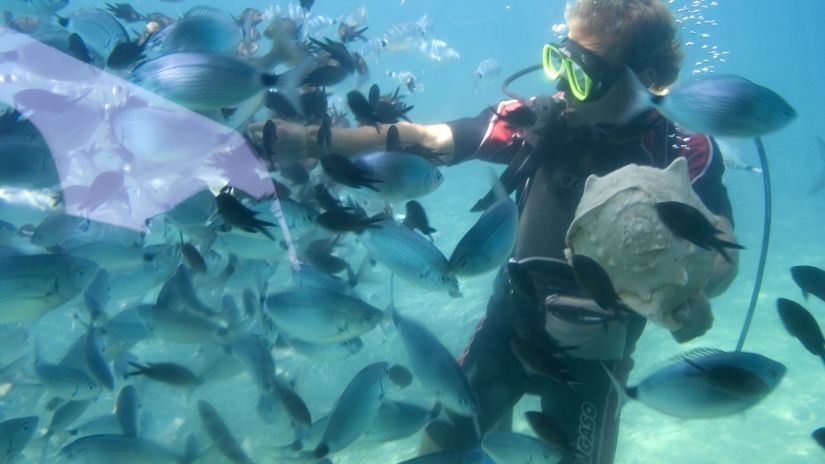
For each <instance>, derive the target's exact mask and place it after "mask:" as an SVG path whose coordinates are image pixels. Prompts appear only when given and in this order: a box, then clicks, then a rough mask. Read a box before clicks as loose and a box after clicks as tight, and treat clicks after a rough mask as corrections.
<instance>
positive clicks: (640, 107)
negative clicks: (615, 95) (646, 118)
mask: <svg viewBox="0 0 825 464" xmlns="http://www.w3.org/2000/svg"><path fill="white" fill-rule="evenodd" d="M624 72H625V73H627V74H628V75H629V81H630V83H631V85H632V87H633V89H632V91H631V94H632V95H633V98H632V100H631V101H630V102H629V103H628V104H627V106H626V107H625V109H624V111H623V112H622V114H621V116H620V117H619V121H618V125H622V124H624V123H626V122H628V121H630V120H631V119H633V118H634V117H635V116H637V115H639V114H640V113H642V112H644V111H646V110H647V109H648V108H651V107H654V108H656V109H659V103H660V99H661V98H663V97H657V96H652V95H651V94H650V91H649V90H648V89H647V88H646V87H645V86H644V84H642V81H640V80H639V76H637V75H636V73H634V72H633V71H632V70H630V68H628V67H625V69H624Z"/></svg>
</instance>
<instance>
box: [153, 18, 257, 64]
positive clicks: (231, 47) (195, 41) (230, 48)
mask: <svg viewBox="0 0 825 464" xmlns="http://www.w3.org/2000/svg"><path fill="white" fill-rule="evenodd" d="M242 38H243V31H242V30H241V28H240V27H238V25H237V24H236V23H235V21H234V20H233V18H232V16H231V15H230V14H229V13H226V12H224V11H221V10H218V9H216V8H210V7H206V6H199V7H195V8H193V9H191V10H189V12H187V13H186V16H184V17H183V18H181V19H180V20H178V21H176V22H174V23H173V24H170V25H169V26H166V27H164V28H163V29H161V30H160V31H158V32H157V33H155V34H154V35H152V37H151V38H150V39H149V41H148V42H147V44H146V47H147V48H148V49H149V50H152V51H153V52H155V53H158V54H160V55H166V54H169V53H177V52H204V53H227V54H228V53H232V52H234V51H235V48H236V47H237V46H238V44H239V43H240V41H241V39H242Z"/></svg>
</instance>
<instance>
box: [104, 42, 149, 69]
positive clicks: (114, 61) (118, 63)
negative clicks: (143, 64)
mask: <svg viewBox="0 0 825 464" xmlns="http://www.w3.org/2000/svg"><path fill="white" fill-rule="evenodd" d="M145 46H146V42H144V43H141V44H138V43H137V42H121V43H119V44H117V45H115V48H114V49H112V53H109V57H108V58H106V66H108V67H110V68H114V69H122V68H127V67H129V66H132V65H134V64H136V63H137V62H138V61H140V60H142V59H143V58H145V56H144V55H143V50H144V47H145Z"/></svg>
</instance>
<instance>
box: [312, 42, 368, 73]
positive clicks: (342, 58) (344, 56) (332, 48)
mask: <svg viewBox="0 0 825 464" xmlns="http://www.w3.org/2000/svg"><path fill="white" fill-rule="evenodd" d="M309 40H310V42H311V43H312V44H313V45H315V47H316V48H318V49H322V50H324V51H326V52H327V53H329V55H330V56H331V57H332V59H334V60H335V61H337V62H338V63H340V64H341V66H343V67H344V68H346V70H347V71H349V72H350V73H353V72H355V65H356V60H355V57H354V56H353V55H352V53H350V51H349V50H348V49H347V46H346V45H344V44H343V43H341V42H336V41H334V40H330V39H326V38H325V39H324V41H323V42H321V41H320V40H316V39H313V38H310V39H309Z"/></svg>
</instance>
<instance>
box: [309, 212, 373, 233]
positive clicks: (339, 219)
mask: <svg viewBox="0 0 825 464" xmlns="http://www.w3.org/2000/svg"><path fill="white" fill-rule="evenodd" d="M384 219H385V218H384V217H383V215H378V216H373V217H367V216H364V215H360V214H357V213H351V212H349V211H346V210H343V209H331V210H329V211H325V212H323V213H321V214H319V215H318V217H317V218H315V221H316V222H317V223H318V224H319V225H320V226H321V227H323V228H324V229H327V230H329V231H331V232H363V231H364V230H366V229H368V228H375V227H378V226H377V224H378V223H380V222H382V221H384Z"/></svg>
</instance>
